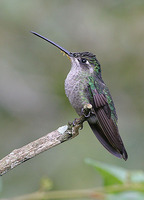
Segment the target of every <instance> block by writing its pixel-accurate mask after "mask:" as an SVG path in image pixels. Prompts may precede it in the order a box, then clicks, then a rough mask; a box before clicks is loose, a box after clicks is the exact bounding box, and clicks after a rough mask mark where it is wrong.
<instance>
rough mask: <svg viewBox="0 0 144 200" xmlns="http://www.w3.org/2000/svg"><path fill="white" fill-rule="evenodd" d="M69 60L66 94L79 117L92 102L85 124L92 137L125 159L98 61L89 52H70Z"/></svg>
mask: <svg viewBox="0 0 144 200" xmlns="http://www.w3.org/2000/svg"><path fill="white" fill-rule="evenodd" d="M70 58H71V63H72V66H71V70H70V72H69V73H68V75H67V78H66V80H65V92H66V95H67V97H68V99H69V101H70V103H71V105H72V106H73V107H74V109H75V110H76V112H77V113H78V114H79V115H81V114H82V113H81V112H82V108H83V106H84V105H85V104H87V103H91V104H92V106H93V112H92V113H91V114H90V117H89V118H88V119H87V121H88V123H89V125H90V127H91V128H92V130H93V132H94V134H95V135H96V137H97V138H98V140H99V141H100V142H101V143H102V144H103V146H104V147H105V148H106V149H107V150H108V151H109V152H110V153H112V154H113V155H115V156H117V157H119V158H124V159H125V160H126V159H127V157H128V156H127V152H126V150H125V147H124V145H123V142H122V140H121V137H120V135H119V132H118V126H117V124H118V123H117V120H118V119H117V114H116V109H115V106H114V103H113V100H112V97H111V94H110V92H109V89H108V87H107V86H106V85H105V83H104V81H103V80H102V77H101V66H100V64H99V62H98V60H97V59H96V57H95V55H93V54H92V53H89V52H82V53H73V57H70ZM83 60H84V63H83V62H82V61H83Z"/></svg>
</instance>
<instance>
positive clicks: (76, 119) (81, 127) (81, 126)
mask: <svg viewBox="0 0 144 200" xmlns="http://www.w3.org/2000/svg"><path fill="white" fill-rule="evenodd" d="M72 124H73V126H76V125H80V130H82V129H83V124H79V121H78V118H75V120H74V121H73V122H72Z"/></svg>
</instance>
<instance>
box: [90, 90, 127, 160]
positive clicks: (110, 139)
mask: <svg viewBox="0 0 144 200" xmlns="http://www.w3.org/2000/svg"><path fill="white" fill-rule="evenodd" d="M91 93H92V95H93V103H92V104H93V108H94V110H95V113H96V116H97V118H98V123H96V124H93V123H91V121H90V120H88V122H89V125H90V127H91V128H92V130H93V132H94V134H95V135H96V137H97V138H98V140H99V141H100V142H101V143H102V145H103V146H104V147H105V148H106V149H107V150H108V151H109V152H110V153H112V154H113V155H115V156H117V157H119V158H122V157H123V159H125V160H126V159H127V158H128V155H127V152H126V150H125V147H124V145H123V142H122V139H121V137H120V135H119V131H118V127H117V125H116V124H115V123H114V121H113V119H112V116H111V109H110V107H109V104H108V102H107V98H106V97H105V95H104V94H102V93H101V94H99V93H98V91H97V89H96V88H95V89H94V88H91Z"/></svg>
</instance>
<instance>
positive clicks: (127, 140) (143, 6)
mask: <svg viewBox="0 0 144 200" xmlns="http://www.w3.org/2000/svg"><path fill="white" fill-rule="evenodd" d="M31 30H33V31H36V32H38V33H40V34H42V35H43V36H45V37H48V38H49V39H51V40H53V41H55V42H56V43H58V44H59V45H61V46H63V47H64V48H66V49H68V50H69V51H75V52H81V51H90V52H92V53H94V54H96V56H97V58H98V60H99V62H100V63H101V66H102V75H103V79H104V81H105V83H106V84H107V85H108V86H109V88H110V91H111V94H112V96H113V99H114V101H115V105H116V108H117V114H118V117H119V130H120V134H121V136H122V138H123V141H124V144H125V146H126V149H127V151H128V154H129V159H128V160H127V161H126V162H125V161H123V160H120V159H117V158H116V157H113V156H112V155H111V154H109V153H108V152H107V151H106V150H105V149H104V148H103V147H102V146H101V144H100V143H99V142H98V141H97V139H96V138H95V136H94V134H93V133H92V131H91V130H90V128H89V127H88V125H87V123H85V124H84V129H83V130H82V131H81V132H80V135H79V136H78V137H76V138H75V139H73V140H71V141H69V142H66V143H63V144H62V145H59V146H57V147H55V148H53V149H51V150H50V151H47V152H45V153H43V154H41V155H39V156H37V157H35V158H34V159H32V160H29V161H28V162H26V163H24V164H22V165H21V166H19V167H17V168H15V169H14V170H12V171H10V172H9V173H7V174H6V175H4V176H3V192H2V197H12V196H18V195H22V194H25V193H31V192H34V191H36V190H38V188H39V184H40V180H41V178H42V177H44V176H48V177H49V178H50V179H52V181H53V182H54V189H56V190H65V189H81V188H94V187H96V186H99V185H101V179H100V176H99V175H98V174H97V175H96V174H95V171H94V170H93V169H92V168H90V167H89V166H87V165H86V164H85V163H84V159H85V158H87V157H90V158H93V159H96V160H99V161H102V162H106V163H110V164H114V165H118V166H122V167H124V168H128V169H142V170H144V153H143V152H144V142H143V141H144V134H143V129H144V106H143V101H144V67H143V63H144V1H143V0H137V1H135V0H127V1H124V0H101V1H98V0H89V1H86V0H61V1H59V0H47V1H46V0H41V1H38V0H35V1H32V0H29V1H19V0H13V1H9V0H1V1H0V136H1V137H0V158H3V157H4V156H5V155H7V154H8V153H10V152H11V151H12V150H13V149H15V148H19V147H21V146H23V145H25V144H27V143H29V142H31V141H33V140H35V139H37V138H39V137H41V136H43V135H45V134H46V133H47V132H50V131H52V130H55V129H56V128H58V127H59V126H62V125H64V124H67V122H68V121H73V119H74V118H76V117H77V114H76V113H75V111H74V109H73V108H72V107H71V105H70V104H69V102H68V99H67V98H66V96H65V93H64V80H65V78H66V76H67V73H68V72H69V70H70V66H71V65H70V62H69V60H68V59H67V58H66V57H63V56H62V54H61V53H60V51H59V50H58V49H56V48H54V47H53V46H52V45H50V44H48V43H47V42H45V41H42V40H41V39H39V38H38V37H36V36H34V35H32V34H31V33H30V32H29V31H31Z"/></svg>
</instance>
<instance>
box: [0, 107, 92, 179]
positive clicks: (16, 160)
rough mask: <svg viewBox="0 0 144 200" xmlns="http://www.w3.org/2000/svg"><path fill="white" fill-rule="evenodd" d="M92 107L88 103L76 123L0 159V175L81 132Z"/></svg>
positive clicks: (69, 124)
mask: <svg viewBox="0 0 144 200" xmlns="http://www.w3.org/2000/svg"><path fill="white" fill-rule="evenodd" d="M91 109H92V105H91V104H86V105H85V106H84V108H83V115H82V116H80V117H79V118H77V119H76V120H75V121H74V123H68V125H65V126H62V127H59V128H58V129H57V130H55V131H52V132H51V133H48V134H47V135H45V136H43V137H41V138H39V139H37V140H35V141H33V142H31V143H29V144H27V145H25V146H23V147H21V148H19V149H15V150H13V151H12V152H11V153H10V154H8V155H7V156H5V157H4V158H3V159H1V160H0V176H2V175H3V174H5V173H7V172H8V171H9V170H11V169H13V168H15V167H16V166H18V165H20V164H22V163H23V162H25V161H27V160H29V159H31V158H33V157H35V156H36V155H38V154H40V153H42V152H44V151H46V150H48V149H50V148H52V147H55V146H56V145H58V144H61V143H63V142H65V141H68V140H69V139H72V138H74V137H76V136H77V135H78V134H79V129H80V128H82V125H83V122H84V121H86V115H88V113H89V112H90V111H91Z"/></svg>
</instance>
